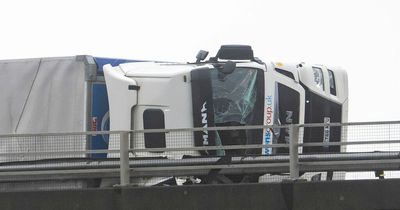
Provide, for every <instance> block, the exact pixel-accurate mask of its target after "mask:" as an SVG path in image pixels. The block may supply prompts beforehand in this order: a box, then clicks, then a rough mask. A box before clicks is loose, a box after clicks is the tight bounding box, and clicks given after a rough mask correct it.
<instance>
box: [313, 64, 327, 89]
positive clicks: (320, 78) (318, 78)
mask: <svg viewBox="0 0 400 210" xmlns="http://www.w3.org/2000/svg"><path fill="white" fill-rule="evenodd" d="M313 73H314V82H315V84H316V85H317V87H318V88H321V90H325V87H324V75H323V74H322V69H321V68H318V67H313Z"/></svg>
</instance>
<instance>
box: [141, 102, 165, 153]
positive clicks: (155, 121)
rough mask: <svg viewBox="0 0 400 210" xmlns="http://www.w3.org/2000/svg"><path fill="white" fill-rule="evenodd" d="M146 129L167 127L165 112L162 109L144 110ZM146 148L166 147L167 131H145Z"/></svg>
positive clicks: (144, 125)
mask: <svg viewBox="0 0 400 210" xmlns="http://www.w3.org/2000/svg"><path fill="white" fill-rule="evenodd" d="M143 127H144V129H165V120H164V112H163V111H162V110H161V109H146V110H145V111H144V112H143ZM144 144H145V147H146V148H165V147H166V142H165V133H164V132H161V133H145V134H144Z"/></svg>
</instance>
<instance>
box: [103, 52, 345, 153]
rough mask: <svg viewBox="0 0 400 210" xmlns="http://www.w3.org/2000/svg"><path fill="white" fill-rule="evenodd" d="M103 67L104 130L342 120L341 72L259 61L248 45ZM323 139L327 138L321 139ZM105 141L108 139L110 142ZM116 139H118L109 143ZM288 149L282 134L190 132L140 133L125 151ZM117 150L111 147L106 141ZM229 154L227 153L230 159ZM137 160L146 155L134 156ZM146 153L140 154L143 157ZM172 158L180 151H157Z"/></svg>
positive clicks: (318, 136)
mask: <svg viewBox="0 0 400 210" xmlns="http://www.w3.org/2000/svg"><path fill="white" fill-rule="evenodd" d="M207 55H208V52H206V51H200V52H199V54H198V55H197V61H196V62H193V63H185V64H182V63H157V62H141V63H124V64H120V65H119V66H112V65H109V64H108V65H105V66H104V75H105V80H106V84H107V92H108V97H109V107H110V118H111V121H110V127H111V130H142V129H174V128H192V127H203V128H205V127H219V126H249V125H285V124H299V123H300V124H303V123H333V122H346V121H347V106H348V104H347V103H348V90H347V86H348V85H347V74H346V72H345V71H344V70H342V69H340V68H330V67H325V66H322V65H308V64H305V63H298V64H284V63H280V62H277V63H272V62H271V63H269V62H263V61H261V60H260V59H258V58H256V57H254V55H253V51H252V49H251V47H250V46H241V45H226V46H222V47H221V48H220V50H219V51H218V53H217V55H216V56H215V57H211V58H210V59H209V60H207V61H205V58H206V57H207ZM326 132H327V131H324V129H323V128H305V129H304V131H303V132H302V136H301V137H300V139H301V140H303V141H304V142H322V141H326V142H335V141H336V142H337V141H342V140H344V139H342V135H341V129H340V128H339V127H336V128H335V127H332V128H330V130H329V132H328V133H326ZM327 134H328V135H327ZM111 141H113V140H111ZM117 141H118V140H117ZM272 143H288V133H287V131H286V130H285V129H264V130H247V131H245V130H242V131H218V132H207V131H203V132H195V133H194V135H193V136H191V138H187V136H181V137H179V136H174V137H173V138H171V137H168V136H166V135H165V133H158V134H157V135H147V136H146V135H144V136H143V137H141V138H138V139H136V140H134V141H131V147H132V148H164V147H165V148H169V147H173V146H174V145H175V147H176V145H180V146H182V147H192V146H214V145H247V144H264V145H267V144H272ZM110 145H113V146H114V147H115V148H114V149H118V148H119V146H118V145H119V144H118V142H114V143H111V142H110ZM339 150H340V149H339V147H329V148H324V147H310V148H304V150H303V153H315V152H339ZM230 153H232V154H230ZM279 153H287V148H279V149H273V148H264V149H262V150H261V149H259V150H257V149H255V150H254V149H252V150H245V151H244V150H240V151H237V150H235V151H218V150H217V151H199V152H191V153H190V155H226V154H229V155H254V154H259V155H272V154H279ZM140 155H143V156H145V155H146V154H139V156H140ZM147 155H148V154H147ZM158 155H160V156H179V155H183V154H182V152H175V153H174V152H168V153H159V154H158Z"/></svg>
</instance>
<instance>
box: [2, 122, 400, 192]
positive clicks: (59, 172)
mask: <svg viewBox="0 0 400 210" xmlns="http://www.w3.org/2000/svg"><path fill="white" fill-rule="evenodd" d="M357 126H358V127H361V126H389V131H386V128H385V129H382V131H380V130H377V131H372V132H378V133H380V132H381V133H382V134H381V135H391V133H394V135H392V136H391V137H390V138H389V139H388V140H385V139H381V140H374V139H371V140H370V141H365V140H364V139H361V141H360V139H358V140H357V141H351V140H354V139H348V138H349V135H348V134H349V133H351V132H350V131H349V130H348V128H349V127H357ZM323 127H329V128H331V127H340V128H341V129H342V138H347V140H348V141H344V142H329V143H326V142H312V143H304V142H299V139H300V140H301V139H302V135H303V133H302V132H303V129H304V128H323ZM392 127H394V128H392ZM277 128H285V129H287V130H288V131H289V132H288V136H289V139H290V141H289V144H270V145H225V146H223V145H218V146H201V147H195V146H182V147H179V145H178V146H175V147H167V148H145V147H144V145H142V147H141V148H135V147H134V148H131V147H130V144H131V145H132V139H133V140H135V138H131V137H132V136H133V135H143V134H144V133H166V134H171V135H172V134H177V133H186V134H187V135H188V137H191V136H190V135H189V134H192V133H193V132H196V131H227V130H253V129H262V130H265V129H277ZM361 131H364V130H361ZM365 132H369V129H368V128H367V129H365ZM387 132H389V133H387ZM361 134H363V132H360V135H361ZM372 134H374V133H371V135H369V136H373V135H372ZM93 135H113V137H118V138H119V141H118V142H119V149H102V150H86V149H85V148H83V149H80V150H79V149H76V148H74V146H76V145H79V144H75V142H78V143H79V141H80V140H82V139H87V137H88V136H93ZM66 137H69V138H70V139H73V140H74V143H71V145H73V146H72V147H71V148H70V149H68V148H61V150H59V149H60V148H59V147H57V145H56V146H54V145H51V146H49V148H48V149H44V150H43V149H40V148H39V149H37V150H34V151H32V150H26V151H25V150H15V151H0V158H1V157H7V158H10V159H11V160H12V161H2V163H0V182H9V181H13V180H14V181H24V180H46V178H47V179H55V180H57V179H80V178H83V179H88V178H109V177H115V176H119V179H120V181H119V182H120V185H121V186H126V185H129V184H130V178H131V177H151V176H184V175H192V176H193V175H206V174H208V173H209V171H210V170H214V169H218V170H220V173H226V174H235V173H245V174H251V173H258V174H260V173H286V172H289V174H290V178H291V179H298V178H299V175H300V172H310V171H374V170H400V155H399V152H400V147H399V149H398V150H395V151H388V152H367V153H364V152H355V153H337V154H302V153H300V154H299V148H305V147H316V146H319V147H329V146H347V145H366V144H369V145H381V144H398V145H400V121H388V122H359V123H328V124H324V123H318V124H301V125H295V124H291V125H280V126H235V127H214V128H190V129H154V130H136V131H109V132H106V131H100V132H75V133H42V134H10V135H3V134H2V135H0V145H1V144H3V143H4V142H6V141H7V140H9V141H11V142H12V141H15V140H16V139H19V138H23V139H29V140H31V139H32V138H33V139H34V140H35V141H34V143H33V144H32V145H35V143H36V144H38V143H39V142H40V141H41V139H40V138H45V140H46V141H49V142H52V140H54V141H55V140H57V141H60V142H62V140H63V138H66ZM78 137H79V138H78ZM171 137H173V135H172V136H171ZM181 137H182V136H181ZM110 138H111V137H110ZM371 138H374V137H371ZM10 139H11V140H10ZM139 139H140V138H139ZM71 142H72V141H71ZM134 143H135V142H134ZM64 144H65V142H64ZM44 146H46V145H44ZM62 146H63V145H62V144H61V145H60V147H62ZM68 146H69V145H67V147H68ZM261 148H289V153H288V154H286V155H285V154H278V155H272V156H250V157H230V158H228V159H229V160H228V161H227V162H224V161H222V163H221V159H224V157H207V156H205V157H202V158H198V157H193V158H186V159H140V158H137V157H136V158H132V154H139V153H151V154H152V157H157V156H161V155H163V154H164V153H168V152H180V153H184V152H188V151H192V152H193V151H204V150H209V151H210V150H237V149H261ZM160 152H161V153H160ZM105 153H107V154H116V155H118V157H117V158H108V159H90V158H87V157H85V156H86V155H88V154H90V155H92V154H105ZM160 154H161V155H160ZM68 155H70V156H72V157H74V158H75V159H70V158H71V157H69V156H68ZM56 156H59V157H58V158H61V159H58V158H57V157H56ZM64 156H67V157H64ZM130 156H131V157H130ZM20 157H23V158H22V160H19V158H20ZM30 157H36V158H33V159H30ZM46 157H47V158H46ZM13 158H15V159H13ZM24 158H25V159H24ZM46 159H50V160H47V162H46ZM54 161H55V162H54ZM57 161H58V162H57ZM29 177H30V178H29Z"/></svg>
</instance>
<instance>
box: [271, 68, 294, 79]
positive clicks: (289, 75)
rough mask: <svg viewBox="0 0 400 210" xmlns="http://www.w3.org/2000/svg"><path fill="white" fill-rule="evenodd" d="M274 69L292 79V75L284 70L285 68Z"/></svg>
mask: <svg viewBox="0 0 400 210" xmlns="http://www.w3.org/2000/svg"><path fill="white" fill-rule="evenodd" d="M275 71H276V72H278V73H280V74H283V75H285V76H287V77H289V78H291V79H293V80H294V75H293V73H292V72H290V71H286V70H283V69H278V68H275Z"/></svg>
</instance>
